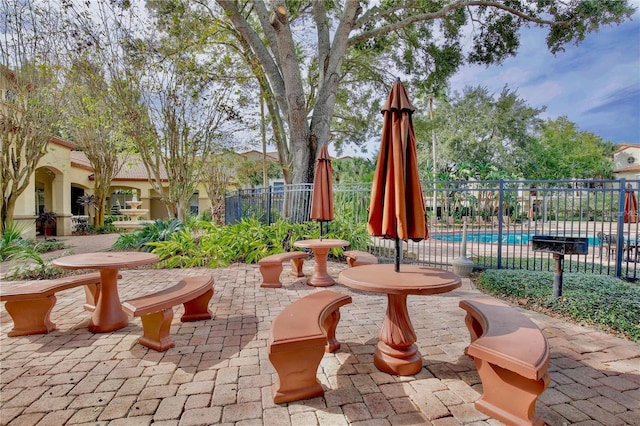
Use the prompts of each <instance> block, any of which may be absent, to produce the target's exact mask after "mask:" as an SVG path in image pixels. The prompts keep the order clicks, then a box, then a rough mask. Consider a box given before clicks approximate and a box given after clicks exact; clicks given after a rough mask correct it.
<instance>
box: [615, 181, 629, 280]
mask: <svg viewBox="0 0 640 426" xmlns="http://www.w3.org/2000/svg"><path fill="white" fill-rule="evenodd" d="M626 188H627V180H626V179H625V178H622V179H620V188H618V226H617V234H618V238H617V247H616V277H618V278H620V277H622V255H623V252H622V250H623V248H624V245H625V237H624V193H625V189H626Z"/></svg>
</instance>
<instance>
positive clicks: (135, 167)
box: [71, 151, 167, 181]
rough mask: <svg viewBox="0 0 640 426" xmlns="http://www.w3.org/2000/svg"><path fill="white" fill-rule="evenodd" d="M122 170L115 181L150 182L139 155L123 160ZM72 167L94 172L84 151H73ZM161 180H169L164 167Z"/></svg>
mask: <svg viewBox="0 0 640 426" xmlns="http://www.w3.org/2000/svg"><path fill="white" fill-rule="evenodd" d="M123 161H124V164H123V165H122V168H121V169H120V171H119V172H118V174H117V175H116V177H115V178H114V179H113V180H114V181H146V180H148V176H149V175H148V174H147V169H146V168H145V167H144V164H143V163H142V159H141V158H140V156H139V155H131V154H129V155H127V157H126V158H124V159H123ZM71 165H72V166H74V167H77V168H80V169H85V170H89V171H93V167H92V166H91V162H90V161H89V159H88V158H87V156H86V155H85V153H84V152H82V151H71ZM160 179H161V180H163V181H165V180H167V172H166V170H165V169H164V167H161V169H160Z"/></svg>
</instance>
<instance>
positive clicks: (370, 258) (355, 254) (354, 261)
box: [343, 250, 378, 268]
mask: <svg viewBox="0 0 640 426" xmlns="http://www.w3.org/2000/svg"><path fill="white" fill-rule="evenodd" d="M343 254H344V257H345V258H346V259H347V265H349V267H351V268H352V267H354V266H360V265H375V264H376V263H378V258H377V257H375V256H374V255H372V254H371V253H367V252H366V251H360V250H348V251H345V252H344V253H343Z"/></svg>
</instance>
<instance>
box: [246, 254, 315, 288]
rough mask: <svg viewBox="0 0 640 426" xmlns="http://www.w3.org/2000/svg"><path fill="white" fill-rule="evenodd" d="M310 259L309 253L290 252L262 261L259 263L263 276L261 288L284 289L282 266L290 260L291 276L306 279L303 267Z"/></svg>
mask: <svg viewBox="0 0 640 426" xmlns="http://www.w3.org/2000/svg"><path fill="white" fill-rule="evenodd" d="M308 257H309V253H306V252H304V251H290V252H287V253H278V254H272V255H271V256H267V257H265V258H263V259H260V260H259V261H258V265H260V274H262V284H260V287H266V288H277V287H282V282H280V274H281V273H282V264H283V263H284V262H286V261H288V260H290V261H291V275H292V276H294V277H304V274H303V273H302V266H303V265H304V259H306V258H308Z"/></svg>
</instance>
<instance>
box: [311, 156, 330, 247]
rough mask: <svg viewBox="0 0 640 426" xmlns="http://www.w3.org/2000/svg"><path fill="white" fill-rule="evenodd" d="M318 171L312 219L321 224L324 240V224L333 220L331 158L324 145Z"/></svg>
mask: <svg viewBox="0 0 640 426" xmlns="http://www.w3.org/2000/svg"><path fill="white" fill-rule="evenodd" d="M317 161H318V162H317V164H316V171H315V175H314V177H313V195H312V197H311V219H313V220H317V221H319V222H320V239H322V223H323V222H328V221H330V220H333V217H334V216H333V187H332V183H331V176H332V174H333V170H332V167H331V158H330V157H329V150H328V149H327V146H326V145H324V146H323V147H322V148H320V153H319V154H318V160H317Z"/></svg>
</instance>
